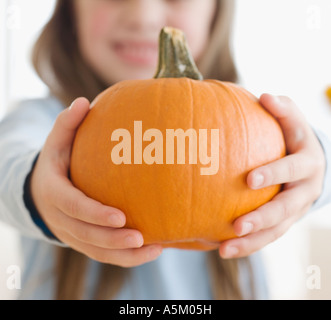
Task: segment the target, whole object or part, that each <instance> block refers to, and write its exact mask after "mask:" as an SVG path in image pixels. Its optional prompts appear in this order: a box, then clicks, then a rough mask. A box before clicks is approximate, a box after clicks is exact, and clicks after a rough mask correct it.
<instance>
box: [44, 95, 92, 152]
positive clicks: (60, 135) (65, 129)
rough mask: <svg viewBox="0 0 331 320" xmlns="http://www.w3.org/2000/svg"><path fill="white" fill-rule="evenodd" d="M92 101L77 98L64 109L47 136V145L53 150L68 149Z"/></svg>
mask: <svg viewBox="0 0 331 320" xmlns="http://www.w3.org/2000/svg"><path fill="white" fill-rule="evenodd" d="M89 106H90V103H89V101H88V100H87V99H85V98H78V99H76V100H75V101H74V102H73V103H72V105H71V107H70V108H68V109H66V110H64V111H62V112H61V113H60V114H59V116H58V117H57V119H56V121H55V124H54V127H53V129H52V131H51V133H50V134H49V136H48V138H47V143H46V145H47V146H48V148H49V150H51V151H53V152H59V151H67V150H70V149H71V145H72V143H73V140H74V138H75V134H76V131H77V129H78V127H79V125H80V124H81V122H82V121H83V120H84V118H85V116H86V115H87V113H88V112H89Z"/></svg>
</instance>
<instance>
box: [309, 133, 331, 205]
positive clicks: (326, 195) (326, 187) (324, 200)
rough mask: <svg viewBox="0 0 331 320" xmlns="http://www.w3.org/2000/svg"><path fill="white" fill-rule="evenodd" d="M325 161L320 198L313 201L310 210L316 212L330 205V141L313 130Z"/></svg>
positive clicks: (323, 134) (322, 134)
mask: <svg viewBox="0 0 331 320" xmlns="http://www.w3.org/2000/svg"><path fill="white" fill-rule="evenodd" d="M315 134H316V135H317V138H318V139H319V141H320V143H321V145H322V148H323V150H324V155H325V159H326V170H325V176H324V182H323V191H322V194H321V195H320V197H319V198H318V199H317V200H316V201H315V203H314V204H313V206H312V208H311V210H317V209H319V208H321V207H323V206H325V205H327V204H329V203H331V141H330V139H329V138H328V137H327V136H326V135H325V133H323V132H322V131H319V130H315Z"/></svg>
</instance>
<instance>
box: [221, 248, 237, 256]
mask: <svg viewBox="0 0 331 320" xmlns="http://www.w3.org/2000/svg"><path fill="white" fill-rule="evenodd" d="M238 253H239V250H238V248H237V247H227V248H226V250H225V254H224V255H223V258H233V257H234V256H236V255H237V254H238Z"/></svg>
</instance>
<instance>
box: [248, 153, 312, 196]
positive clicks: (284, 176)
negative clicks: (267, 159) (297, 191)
mask: <svg viewBox="0 0 331 320" xmlns="http://www.w3.org/2000/svg"><path fill="white" fill-rule="evenodd" d="M315 167H316V164H315V163H314V161H312V157H307V155H306V154H305V153H303V152H298V153H295V154H291V155H289V156H286V157H284V158H282V159H279V160H276V161H274V162H271V163H269V164H267V165H265V166H262V167H259V168H257V169H254V170H253V171H251V172H250V173H249V174H248V176H247V184H248V186H249V187H250V188H251V189H255V190H256V189H261V188H265V187H268V186H272V185H278V184H284V183H289V182H295V181H299V180H302V179H306V178H308V177H310V176H311V175H312V174H313V173H314V171H315V170H316V169H315Z"/></svg>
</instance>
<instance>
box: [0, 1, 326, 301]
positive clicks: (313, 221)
mask: <svg viewBox="0 0 331 320" xmlns="http://www.w3.org/2000/svg"><path fill="white" fill-rule="evenodd" d="M53 6H54V0H29V1H23V0H2V1H0V70H1V72H0V118H1V117H2V116H3V115H4V114H5V112H7V111H8V110H9V109H10V106H11V104H12V102H14V101H16V100H18V99H25V98H29V97H37V96H42V95H44V94H45V92H46V88H45V86H44V85H43V84H42V83H41V82H40V81H39V79H38V78H37V76H36V75H35V73H34V72H33V70H32V67H31V65H30V60H29V57H30V49H31V46H32V44H33V42H34V41H35V39H36V37H37V35H38V33H39V32H40V28H41V27H42V26H43V24H44V23H45V22H46V21H47V19H48V18H49V15H50V14H51V12H52V9H53ZM330 17H331V1H330V0H238V1H237V12H236V20H235V33H234V42H233V46H234V52H235V58H236V62H237V65H238V68H239V71H240V76H241V82H242V84H243V85H244V86H245V87H246V88H247V89H248V90H250V91H251V92H252V93H254V94H255V95H260V94H261V93H263V92H270V93H273V94H282V95H288V96H290V97H291V98H292V99H293V100H294V101H295V102H296V103H297V104H298V106H299V107H300V108H301V110H302V111H303V112H304V114H305V115H306V117H307V119H308V120H309V122H310V123H311V124H312V125H313V126H314V127H316V128H319V129H322V130H323V131H324V132H325V133H326V134H327V135H329V137H330V138H331V114H330V112H331V105H329V104H328V102H327V99H326V97H325V89H326V87H327V86H328V85H331V19H330ZM0 178H1V177H0ZM330 242H331V207H330V206H328V207H325V208H323V209H322V210H319V211H318V212H312V213H310V214H309V215H308V216H307V217H305V218H304V219H302V220H301V221H300V222H298V223H297V224H296V225H295V226H293V227H292V228H291V229H290V231H289V232H288V233H287V234H286V235H284V236H283V237H282V238H281V239H279V240H277V241H275V242H274V243H272V244H270V245H269V246H267V247H266V248H265V249H263V253H264V257H265V262H266V267H267V275H268V279H269V283H270V288H271V298H273V299H315V298H318V299H320V298H321V299H330V298H331V273H330V271H329V269H330V270H331V250H330V249H329V243H330ZM19 264H20V255H19V251H18V248H17V235H16V234H15V232H14V231H13V230H11V229H9V228H7V227H5V226H2V225H0V298H1V299H11V298H14V296H15V290H9V289H8V288H7V285H6V281H7V280H8V277H9V273H7V271H8V270H9V269H8V267H9V266H11V265H19ZM318 272H319V273H318ZM319 285H320V287H319Z"/></svg>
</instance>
